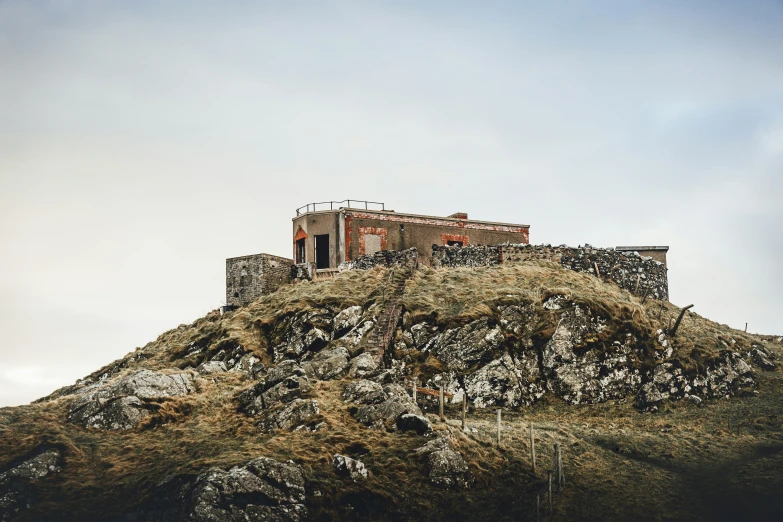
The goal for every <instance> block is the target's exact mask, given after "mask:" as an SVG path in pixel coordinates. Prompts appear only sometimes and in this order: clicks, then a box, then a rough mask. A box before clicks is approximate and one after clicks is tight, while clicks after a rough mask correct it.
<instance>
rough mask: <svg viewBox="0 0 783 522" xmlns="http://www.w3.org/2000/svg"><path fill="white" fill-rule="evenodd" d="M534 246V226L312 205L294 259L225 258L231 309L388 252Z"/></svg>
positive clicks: (302, 212)
mask: <svg viewBox="0 0 783 522" xmlns="http://www.w3.org/2000/svg"><path fill="white" fill-rule="evenodd" d="M529 242H530V226H529V225H521V224H512V223H498V222H494V221H479V220H475V219H468V215H467V213H464V212H457V213H455V214H452V215H450V216H446V217H439V216H429V215H423V214H407V213H400V212H395V211H393V210H387V209H386V206H385V205H384V204H383V203H376V202H371V201H363V200H345V201H327V202H323V203H310V204H307V205H304V206H303V207H300V208H298V209H296V216H294V218H293V219H292V256H291V259H288V258H284V257H278V256H273V255H269V254H255V255H250V256H242V257H234V258H229V259H226V307H227V308H235V307H238V306H245V305H247V304H249V303H251V302H253V301H255V300H256V299H257V298H259V297H260V296H262V295H264V294H268V293H271V292H273V291H275V290H276V289H277V288H279V287H280V286H281V285H284V284H288V283H290V282H291V281H292V280H293V279H297V278H311V277H312V275H313V273H317V272H321V273H323V272H332V271H337V269H338V267H339V266H340V265H341V264H343V263H346V262H351V261H354V260H356V259H357V258H359V257H362V256H368V255H371V254H374V253H376V252H380V251H383V250H387V251H403V250H407V249H410V248H415V249H416V250H417V251H418V255H419V256H420V258H421V259H422V260H424V261H425V262H426V261H429V260H430V259H431V258H432V253H433V248H438V247H444V246H457V247H468V246H471V247H472V246H475V245H501V244H507V245H520V246H524V245H528V244H529ZM668 249H669V248H668V247H665V246H644V247H632V246H628V247H617V248H616V249H614V250H617V251H621V252H638V253H639V254H640V255H641V256H646V257H652V258H653V259H654V260H655V261H658V262H660V263H663V265H664V267H665V265H666V252H667V251H668ZM498 253H499V255H500V257H501V258H500V260H499V262H503V259H502V257H503V255H502V253H500V250H498ZM490 257H491V256H490ZM513 257H514V256H511V258H509V259H507V260H506V262H508V261H512V258H513ZM664 271H665V268H664Z"/></svg>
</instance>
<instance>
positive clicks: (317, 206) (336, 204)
mask: <svg viewBox="0 0 783 522" xmlns="http://www.w3.org/2000/svg"><path fill="white" fill-rule="evenodd" d="M343 203H345V205H343ZM351 203H355V204H357V205H358V206H354V207H351ZM371 205H374V206H375V207H376V208H370V206H371ZM362 206H364V209H365V210H386V207H385V205H384V204H383V203H380V202H378V201H365V200H363V199H344V200H343V201H322V202H320V203H308V204H307V205H303V206H301V207H299V208H298V209H296V215H297V216H299V215H301V214H306V213H308V212H316V211H317V210H334V209H335V208H338V209H339V208H343V207H348V208H361V207H362ZM378 206H380V207H381V208H377V207H378ZM303 209H304V210H303Z"/></svg>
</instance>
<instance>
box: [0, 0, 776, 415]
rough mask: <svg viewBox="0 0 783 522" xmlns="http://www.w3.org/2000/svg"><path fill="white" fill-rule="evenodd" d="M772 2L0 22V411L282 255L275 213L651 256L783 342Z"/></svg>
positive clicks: (202, 310) (19, 17)
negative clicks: (242, 271) (476, 227)
mask: <svg viewBox="0 0 783 522" xmlns="http://www.w3.org/2000/svg"><path fill="white" fill-rule="evenodd" d="M781 28H783V2H781V1H780V0H777V1H755V0H748V1H742V2H737V1H733V2H726V1H715V0H712V1H690V2H681V1H675V0H673V1H664V0H660V1H641V0H639V1H630V0H626V1H616V2H615V1H602V2H594V1H580V2H541V1H533V2H521V1H520V2H495V1H487V2H458V1H456V0H452V1H449V2H440V1H429V2H414V1H390V2H373V1H358V0H357V1H346V2H328V1H317V2H305V1H301V2H279V1H275V2H260V1H259V2H255V1H254V2H249V1H248V2H231V1H221V2H197V1H143V0H142V1H133V2H130V1H128V2H123V1H116V2H91V1H36V0H24V1H21V0H0V332H2V334H1V336H0V406H12V405H18V404H23V403H26V402H29V401H31V400H34V399H36V398H38V397H41V396H44V395H46V394H48V393H50V392H51V391H53V390H54V389H56V388H57V387H60V386H63V385H66V384H72V383H73V382H74V381H75V380H76V379H78V378H81V377H84V376H86V375H87V374H89V373H91V372H92V371H95V370H97V369H98V368H100V367H101V366H103V365H104V364H107V363H109V362H111V361H113V360H115V359H117V358H120V357H122V356H123V355H124V354H126V353H128V352H130V351H133V350H134V349H135V348H136V347H138V346H143V345H144V344H146V343H147V342H149V341H151V340H154V339H155V338H156V337H157V336H158V335H159V334H161V333H163V332H164V331H166V330H169V329H171V328H174V327H176V326H177V325H179V324H182V323H190V322H192V321H194V320H195V319H197V318H199V317H201V316H203V315H204V314H206V313H207V312H209V311H210V310H213V309H215V308H217V307H219V306H221V305H222V304H224V299H225V258H227V257H234V256H240V255H248V254H255V253H260V252H266V253H270V254H276V255H283V256H286V257H290V256H291V250H292V248H291V222H290V219H291V218H292V217H293V216H294V214H295V209H296V208H297V207H299V206H301V205H304V204H306V203H309V202H314V201H329V200H344V199H347V198H351V199H366V200H371V201H382V202H384V203H386V206H387V207H386V208H391V209H395V210H397V211H400V212H412V213H421V214H431V215H449V214H452V213H454V212H458V211H460V212H468V214H469V215H470V217H471V218H473V219H481V220H487V221H500V222H511V223H524V224H529V225H530V226H531V228H530V238H531V242H532V243H537V244H540V243H551V244H555V245H558V244H568V245H572V246H576V245H583V244H585V243H589V244H591V245H594V246H604V247H612V246H617V245H640V244H641V245H650V244H652V245H668V246H669V247H670V250H669V254H668V265H669V282H670V293H671V299H672V301H673V302H674V303H675V304H678V305H681V306H684V305H686V304H691V303H693V304H694V305H695V306H694V308H693V310H694V311H695V312H697V313H699V314H701V315H704V316H706V317H709V318H710V319H712V320H715V321H718V322H720V323H725V324H728V325H730V326H732V327H735V328H744V326H745V323H746V322H747V323H748V330H749V331H751V332H758V333H769V334H783V319H782V318H783V299H781V295H783V275H781V274H783V263H782V262H781V259H783V239H781V238H783V234H781V228H783V30H781Z"/></svg>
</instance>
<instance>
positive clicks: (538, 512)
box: [536, 493, 541, 522]
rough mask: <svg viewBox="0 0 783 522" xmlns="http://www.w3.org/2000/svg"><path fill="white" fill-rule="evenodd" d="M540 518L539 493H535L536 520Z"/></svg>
mask: <svg viewBox="0 0 783 522" xmlns="http://www.w3.org/2000/svg"><path fill="white" fill-rule="evenodd" d="M539 520H541V493H539V494H538V495H536V522H538V521H539Z"/></svg>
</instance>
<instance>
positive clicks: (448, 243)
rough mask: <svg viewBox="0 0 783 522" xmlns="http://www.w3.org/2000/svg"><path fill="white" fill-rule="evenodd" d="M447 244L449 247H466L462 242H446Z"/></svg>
mask: <svg viewBox="0 0 783 522" xmlns="http://www.w3.org/2000/svg"><path fill="white" fill-rule="evenodd" d="M446 244H447V245H448V246H459V247H461V246H465V245H463V244H462V241H446Z"/></svg>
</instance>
